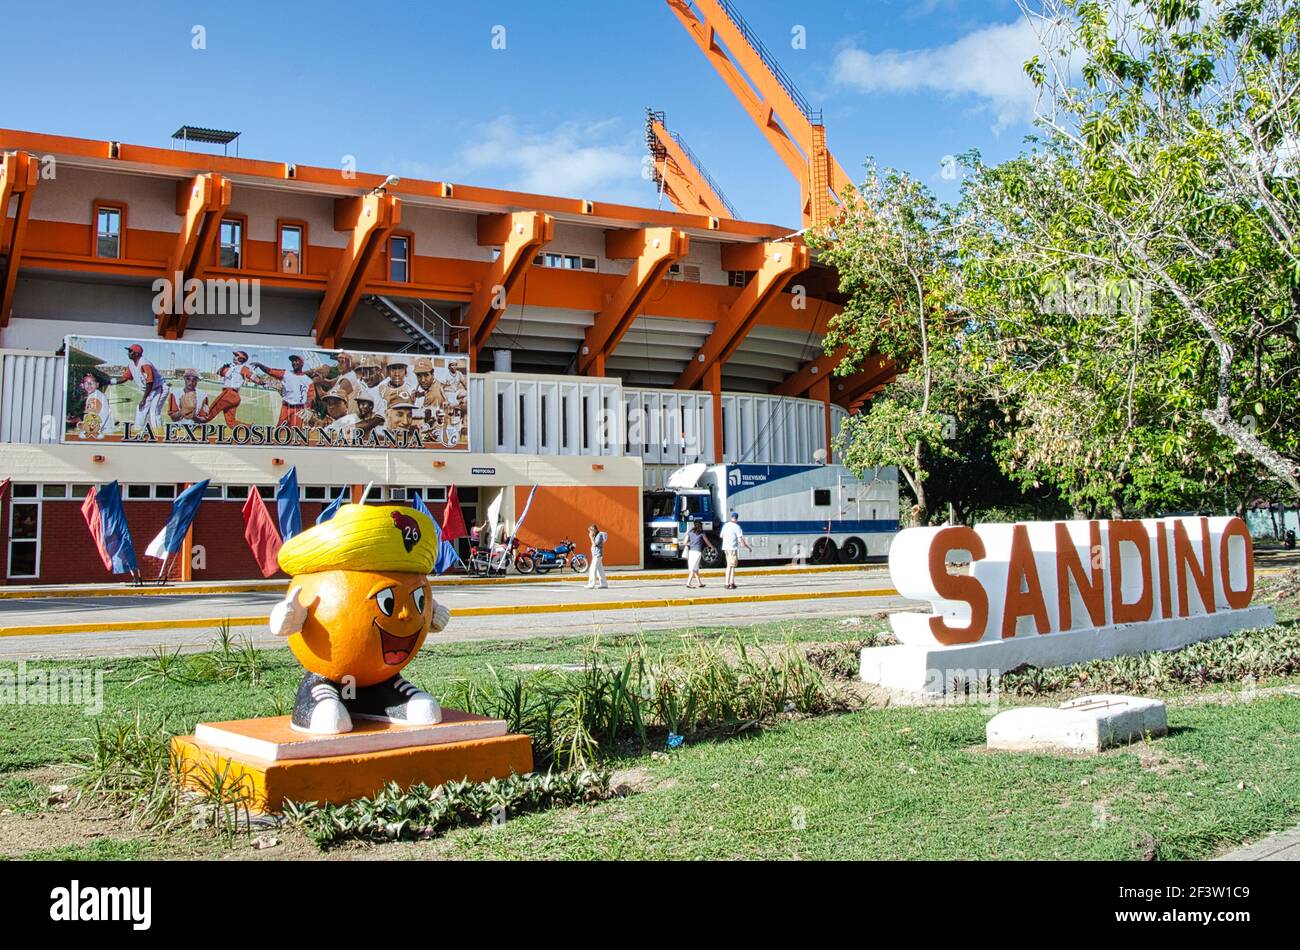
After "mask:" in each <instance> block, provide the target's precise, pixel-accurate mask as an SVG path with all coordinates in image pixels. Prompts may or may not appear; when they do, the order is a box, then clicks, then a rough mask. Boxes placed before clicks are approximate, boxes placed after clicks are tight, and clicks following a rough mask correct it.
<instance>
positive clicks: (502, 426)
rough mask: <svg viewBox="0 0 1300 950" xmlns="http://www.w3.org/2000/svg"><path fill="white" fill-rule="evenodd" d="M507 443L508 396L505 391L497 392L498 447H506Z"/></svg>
mask: <svg viewBox="0 0 1300 950" xmlns="http://www.w3.org/2000/svg"><path fill="white" fill-rule="evenodd" d="M505 444H506V397H505V393H497V448H499V449H500V448H505Z"/></svg>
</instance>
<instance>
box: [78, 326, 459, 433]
mask: <svg viewBox="0 0 1300 950" xmlns="http://www.w3.org/2000/svg"><path fill="white" fill-rule="evenodd" d="M65 352H66V353H67V381H66V388H67V403H66V406H67V409H66V420H65V421H66V424H65V427H64V432H63V441H64V442H73V443H82V444H84V443H87V442H122V443H134V444H158V443H166V444H171V445H193V444H204V445H235V446H262V447H269V448H303V447H312V448H316V447H320V448H350V449H357V448H364V449H390V450H392V449H399V450H400V449H425V450H434V451H440V452H467V451H469V372H468V371H469V360H468V359H467V358H466V357H465V356H463V355H460V354H453V355H448V356H426V355H420V354H413V353H359V352H354V351H350V350H344V351H339V350H314V349H306V348H302V347H287V346H265V345H260V344H252V343H249V344H242V343H238V344H233V345H232V344H227V343H189V342H183V341H178V340H161V339H157V338H150V337H146V338H141V339H137V340H131V339H116V338H110V337H89V336H70V337H68V338H67V339H66V350H65Z"/></svg>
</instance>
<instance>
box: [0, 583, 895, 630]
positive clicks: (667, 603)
mask: <svg viewBox="0 0 1300 950" xmlns="http://www.w3.org/2000/svg"><path fill="white" fill-rule="evenodd" d="M897 594H898V591H896V590H894V589H893V588H889V587H882V588H876V589H874V590H832V591H795V592H792V593H788V594H728V595H724V596H721V597H667V598H660V599H646V600H612V601H606V602H593V601H588V602H584V603H567V604H502V605H497V606H493V607H458V608H455V609H453V610H452V616H454V617H498V616H499V617H507V616H515V615H518V614H556V613H579V612H586V613H598V612H600V611H605V610H638V609H646V608H653V607H689V606H698V605H708V604H755V603H766V602H770V601H783V600H790V601H794V600H825V599H828V598H844V597H893V596H896V595H897ZM265 623H266V614H258V615H256V616H253V617H188V618H183V619H174V620H137V621H130V620H119V621H109V622H107V623H68V624H32V625H28V626H20V627H0V637H49V636H58V635H59V634H64V633H115V632H121V631H127V630H132V631H134V630H177V629H194V628H198V627H219V626H221V625H222V624H229V625H230V626H231V627H260V626H263V625H264V624H265Z"/></svg>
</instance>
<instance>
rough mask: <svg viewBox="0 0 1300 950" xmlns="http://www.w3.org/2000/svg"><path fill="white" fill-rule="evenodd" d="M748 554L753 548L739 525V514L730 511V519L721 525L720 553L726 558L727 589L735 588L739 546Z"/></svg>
mask: <svg viewBox="0 0 1300 950" xmlns="http://www.w3.org/2000/svg"><path fill="white" fill-rule="evenodd" d="M742 544H743V545H744V546H745V550H746V551H748V552H749V553H750V554H753V553H754V549H753V548H751V547H750V546H749V542H748V541H746V540H745V530H744V529H743V528H742V527H741V526H740V515H738V514H737V513H736V512H734V511H733V512H732V513H731V520H730V521H728V522H727V523H726V524H724V525H723V526H722V553H723V555H724V556H725V557H726V559H727V585H726V586H727V590H735V589H736V565H737V564H739V563H740V546H741V545H742Z"/></svg>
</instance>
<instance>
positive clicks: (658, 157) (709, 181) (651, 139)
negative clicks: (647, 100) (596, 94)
mask: <svg viewBox="0 0 1300 950" xmlns="http://www.w3.org/2000/svg"><path fill="white" fill-rule="evenodd" d="M645 113H646V120H645V125H646V132H645V135H646V146H647V147H648V148H649V149H650V157H651V158H652V159H654V160H655V161H656V162H659V161H663V159H664V158H665V156H666V155H667V151H666V150H665V149H664V147H663V146H662V145H661V144H660V143H659V140H658V137H657V136H656V134H655V131H654V123H656V122H658V123H659V124H660V125H662V126H663V127H664V129H665V130H666V131H667V132H668V134H669V136H671V137H672V140H673V142H674V143H676V145H677V147H678V148H680V149H681V150H682V152H683V153H685V155H686V157H687V159H689V160H690V163H691V164H692V165H694V166H695V171H696V172H698V173H699V176H700V178H702V179H703V180H704V183H705V184H706V185H708V186H709V188H710V189H712V191H713V193H714V194H715V195H717V196H718V200H719V201H721V202H722V203H723V205H724V206H725V207H726V209H727V212H728V213H729V214H730V215H731V216H732V217H733V218H738V217H740V215H738V214H737V213H736V206H735V205H733V204H732V203H731V202H730V201H729V200H728V199H727V196H726V194H725V193H724V192H723V190H722V187H721V186H720V185H719V184H718V183H717V181H716V180H715V179H714V177H713V176H712V175H710V174H709V172H708V169H706V168H705V167H704V165H703V163H702V162H701V161H700V160H699V157H698V156H696V154H695V153H694V152H692V151H691V148H690V146H689V145H687V144H686V140H685V139H683V138H682V137H681V136H680V135H679V134H677V133H676V132H674V131H673V130H672V129H669V128H668V123H667V122H666V121H664V113H662V112H655V111H654V110H653V109H646V110H645ZM652 174H653V175H654V176H655V184H656V185H657V184H659V181H658V178H659V169H658V168H657V167H656V168H655V169H654V171H653V172H652Z"/></svg>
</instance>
